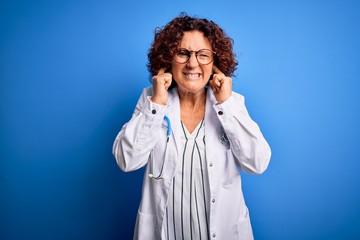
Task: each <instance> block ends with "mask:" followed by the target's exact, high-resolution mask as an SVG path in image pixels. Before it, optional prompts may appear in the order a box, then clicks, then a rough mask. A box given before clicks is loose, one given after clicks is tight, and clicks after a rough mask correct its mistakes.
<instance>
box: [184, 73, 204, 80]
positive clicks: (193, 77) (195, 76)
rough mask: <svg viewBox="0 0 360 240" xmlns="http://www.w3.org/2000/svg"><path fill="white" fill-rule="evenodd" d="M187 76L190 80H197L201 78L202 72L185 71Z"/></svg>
mask: <svg viewBox="0 0 360 240" xmlns="http://www.w3.org/2000/svg"><path fill="white" fill-rule="evenodd" d="M184 74H185V76H186V78H188V79H190V80H197V79H199V78H200V73H184Z"/></svg>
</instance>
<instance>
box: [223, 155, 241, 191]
mask: <svg viewBox="0 0 360 240" xmlns="http://www.w3.org/2000/svg"><path fill="white" fill-rule="evenodd" d="M224 173H225V174H224V178H223V182H222V186H223V187H224V188H229V187H231V186H232V185H233V184H234V183H235V182H238V181H239V180H240V176H239V175H240V173H239V169H238V167H237V165H236V162H235V159H234V156H233V153H232V151H231V149H228V150H226V162H225V165H224Z"/></svg>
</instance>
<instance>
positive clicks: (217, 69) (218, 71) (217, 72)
mask: <svg viewBox="0 0 360 240" xmlns="http://www.w3.org/2000/svg"><path fill="white" fill-rule="evenodd" d="M213 71H214V73H216V74H220V75H225V74H223V73H222V71H220V69H219V68H218V67H217V66H215V65H213Z"/></svg>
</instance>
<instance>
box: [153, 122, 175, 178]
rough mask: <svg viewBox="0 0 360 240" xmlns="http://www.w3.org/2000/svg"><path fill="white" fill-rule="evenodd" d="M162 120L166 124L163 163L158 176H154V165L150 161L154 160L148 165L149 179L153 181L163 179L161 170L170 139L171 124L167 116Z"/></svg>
mask: <svg viewBox="0 0 360 240" xmlns="http://www.w3.org/2000/svg"><path fill="white" fill-rule="evenodd" d="M164 120H165V121H166V122H167V125H168V127H167V131H166V136H167V138H166V147H165V157H164V160H163V163H162V165H161V169H160V173H159V175H158V176H154V164H153V162H152V161H154V158H152V159H151V160H150V162H149V164H150V170H149V175H148V176H149V178H152V179H155V180H159V179H164V177H163V170H164V165H165V161H166V159H167V149H168V143H169V138H170V135H171V122H170V119H169V117H168V116H166V115H165V116H164Z"/></svg>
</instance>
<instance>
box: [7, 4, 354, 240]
mask: <svg viewBox="0 0 360 240" xmlns="http://www.w3.org/2000/svg"><path fill="white" fill-rule="evenodd" d="M181 11H187V12H188V13H189V14H190V15H197V16H199V17H205V18H210V19H212V20H214V21H215V22H216V23H218V24H219V25H220V26H221V27H223V29H224V30H225V31H226V32H227V33H228V34H229V35H230V36H231V37H232V38H233V39H234V40H235V51H236V53H237V56H238V60H239V66H238V69H237V71H236V77H234V78H233V81H234V90H236V91H237V92H240V93H242V94H243V95H245V96H246V103H247V107H248V110H249V112H250V114H251V116H252V118H253V119H254V120H255V121H256V122H257V123H258V124H259V125H260V127H261V129H262V131H263V134H264V135H265V137H266V138H267V140H268V142H269V143H270V145H271V147H272V151H273V156H272V160H271V163H270V166H269V168H268V170H267V172H265V173H264V174H263V175H261V176H253V175H249V174H243V187H244V193H245V197H246V201H247V204H248V206H249V209H250V214H251V217H252V223H253V229H254V234H255V238H256V239H280V240H282V239H284V240H285V239H292V240H296V239H306V240H311V239H360V191H359V189H360V188H359V182H360V174H359V170H360V163H359V162H360V146H359V142H360V141H359V135H360V126H359V122H360V119H359V118H360V117H359V113H360V107H359V103H360V94H359V93H358V92H359V90H360V88H359V82H360V45H359V43H360V33H359V29H360V3H358V1H350V0H333V1H316V0H314V1H310V0H308V1H307V0H301V1H300V0H299V1H291V0H290V1H288V0H287V1H285V0H284V1H213V2H211V1H190V0H183V1H169V0H168V1H144V2H140V1H128V2H126V1H125V2H124V1H109V0H101V1H100V0H90V1H82V0H73V1H70V0H62V1H60V0H59V1H55V0H52V1H45V0H43V1H39V0H28V1H25V0H2V1H1V2H0V80H1V81H0V104H1V120H0V121H1V123H0V134H1V135H0V136H1V137H0V148H1V149H0V150H1V155H0V158H1V161H0V239H131V236H132V232H133V226H134V222H135V216H136V211H137V207H138V203H139V200H140V194H141V183H142V174H143V170H139V171H137V172H132V173H123V172H121V171H120V169H119V168H118V167H117V165H116V163H115V160H114V158H113V157H112V154H111V149H112V143H113V140H114V138H115V136H116V134H117V132H118V131H119V130H120V128H121V126H122V125H123V124H124V123H125V122H126V121H127V120H128V119H129V118H130V116H131V113H132V111H133V109H134V107H135V104H136V101H137V99H138V97H139V95H140V93H141V90H142V88H143V87H145V86H147V85H148V84H149V82H148V80H149V74H148V72H147V69H146V63H147V55H146V54H147V50H148V48H149V47H150V44H151V42H152V39H153V32H154V29H155V27H158V26H163V25H165V24H166V23H167V22H168V21H170V20H171V19H172V18H173V17H175V16H177V15H178V14H179V13H180V12H181Z"/></svg>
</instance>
